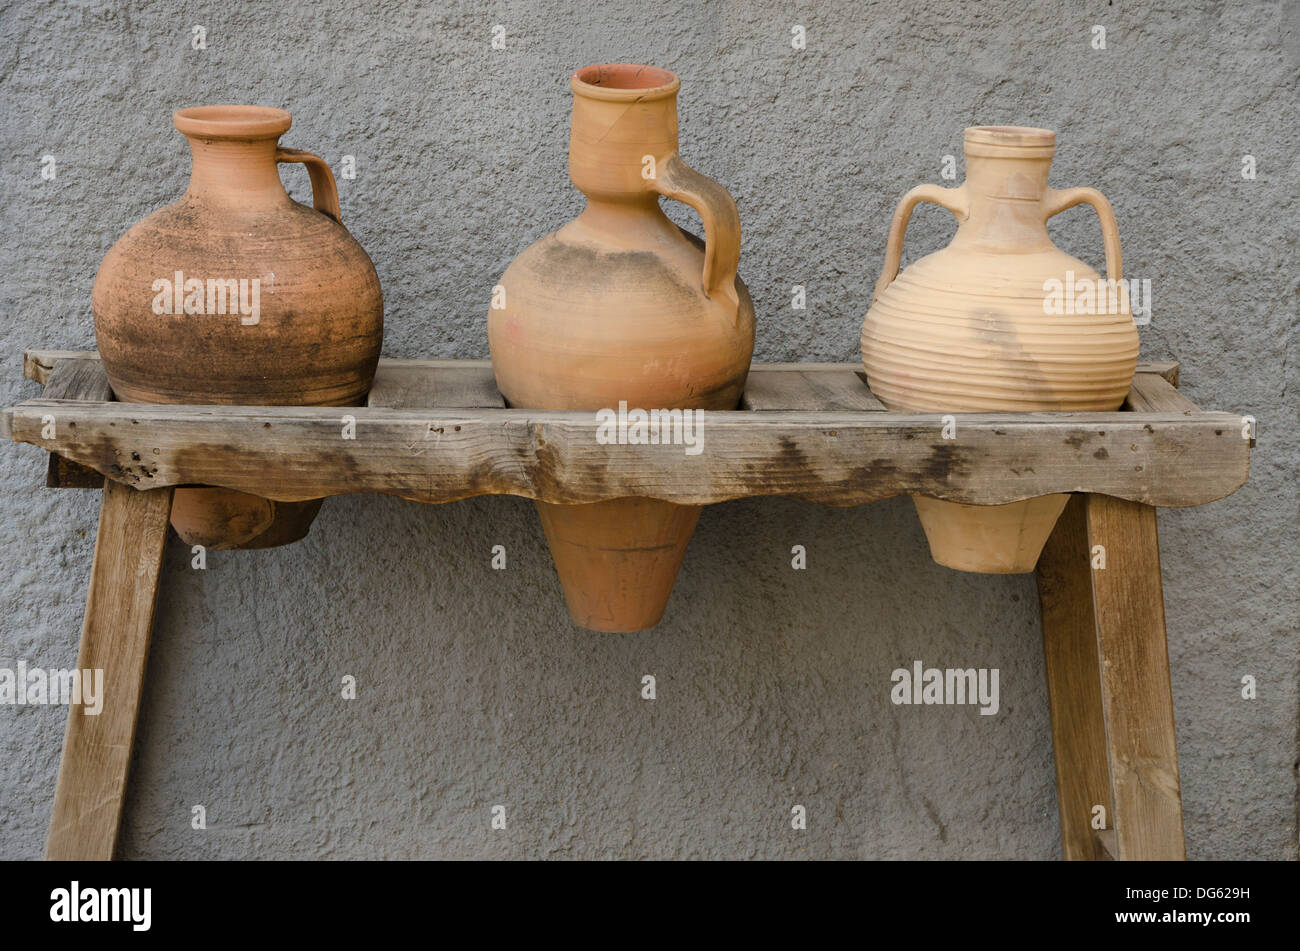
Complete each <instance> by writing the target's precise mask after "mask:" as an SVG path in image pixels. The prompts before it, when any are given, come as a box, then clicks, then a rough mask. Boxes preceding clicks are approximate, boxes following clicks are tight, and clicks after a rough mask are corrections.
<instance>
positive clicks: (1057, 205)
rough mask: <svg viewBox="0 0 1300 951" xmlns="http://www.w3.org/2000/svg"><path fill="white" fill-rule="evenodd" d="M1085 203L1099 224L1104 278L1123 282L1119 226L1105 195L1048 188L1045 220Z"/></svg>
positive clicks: (1090, 191)
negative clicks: (1091, 209) (1103, 250)
mask: <svg viewBox="0 0 1300 951" xmlns="http://www.w3.org/2000/svg"><path fill="white" fill-rule="evenodd" d="M1085 203H1086V204H1089V205H1092V207H1093V210H1094V211H1096V212H1097V220H1098V221H1099V222H1101V238H1102V242H1103V243H1104V244H1105V247H1106V277H1107V278H1109V279H1110V280H1112V281H1119V280H1123V278H1124V262H1123V258H1122V257H1121V256H1120V249H1119V226H1118V225H1117V224H1116V223H1115V211H1114V209H1112V208H1111V207H1110V202H1109V201H1107V200H1106V196H1105V195H1103V194H1102V193H1101V192H1099V191H1097V189H1095V188H1059V189H1058V188H1049V189H1048V190H1047V197H1046V198H1045V199H1044V201H1043V204H1044V205H1045V206H1046V209H1047V215H1046V217H1047V218H1050V217H1052V216H1053V215H1059V214H1060V213H1061V212H1063V211H1065V209H1067V208H1073V207H1074V206H1075V205H1082V204H1085Z"/></svg>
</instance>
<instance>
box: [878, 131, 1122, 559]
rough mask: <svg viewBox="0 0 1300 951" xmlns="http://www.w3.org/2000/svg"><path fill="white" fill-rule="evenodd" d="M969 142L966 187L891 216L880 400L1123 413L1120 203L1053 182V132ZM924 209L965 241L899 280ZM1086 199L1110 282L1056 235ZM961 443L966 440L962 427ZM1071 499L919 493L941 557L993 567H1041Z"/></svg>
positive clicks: (921, 197) (944, 408)
mask: <svg viewBox="0 0 1300 951" xmlns="http://www.w3.org/2000/svg"><path fill="white" fill-rule="evenodd" d="M965 146H966V181H965V182H964V183H963V184H962V185H961V186H959V187H957V188H941V187H939V186H937V185H921V186H919V187H917V188H914V189H912V191H910V192H908V194H907V195H906V196H905V197H904V198H903V200H902V202H901V203H900V204H899V206H898V210H897V211H896V212H895V213H894V220H893V222H892V224H891V225H890V229H889V243H888V246H887V248H886V252H885V266H884V269H883V271H882V273H881V275H880V281H879V283H877V285H876V293H875V299H874V301H873V303H872V306H871V310H870V311H869V312H868V313H867V318H866V322H865V323H864V324H863V327H862V362H863V365H864V366H865V367H866V371H867V380H868V382H869V384H870V386H871V389H872V391H873V392H874V393H875V394H876V396H877V397H879V399H880V400H881V402H883V403H884V404H885V405H886V406H887V407H888V408H890V409H897V410H910V411H919V412H935V413H950V412H951V413H961V412H981V411H994V412H1000V411H1006V412H1020V413H1025V412H1035V411H1059V412H1070V411H1082V412H1105V411H1109V410H1115V409H1118V408H1119V406H1120V404H1121V403H1123V401H1124V397H1125V396H1126V395H1127V394H1128V391H1129V386H1130V384H1131V383H1132V380H1133V372H1134V370H1135V368H1136V365H1137V354H1138V333H1137V328H1136V327H1135V326H1134V323H1133V317H1132V313H1131V310H1130V307H1129V298H1128V293H1127V289H1126V288H1125V286H1124V285H1123V284H1122V283H1120V282H1121V280H1122V268H1121V262H1120V246H1119V232H1118V230H1117V228H1116V225H1115V215H1114V213H1113V212H1112V211H1111V207H1110V203H1109V202H1108V201H1107V200H1106V199H1105V197H1104V196H1103V195H1102V194H1101V192H1099V191H1097V190H1096V189H1093V188H1067V189H1062V190H1058V189H1055V188H1051V187H1049V186H1048V184H1047V174H1048V169H1049V168H1050V166H1051V163H1052V156H1053V154H1054V152H1055V148H1056V134H1055V133H1054V132H1050V131H1048V130H1046V129H1031V128H1019V127H1010V126H983V127H977V128H970V129H967V130H966V141H965ZM923 201H929V202H934V203H935V204H938V205H941V206H943V207H944V208H946V209H947V210H948V211H950V212H952V214H953V215H955V216H956V218H957V221H958V227H957V234H956V236H955V237H954V238H953V239H952V243H951V244H949V245H948V247H946V248H944V249H943V250H941V251H937V252H935V253H934V254H930V255H928V256H926V257H923V258H921V259H920V260H919V261H917V262H916V263H914V264H912V265H911V266H910V267H908V268H907V269H906V270H904V271H903V273H902V274H899V273H898V266H899V261H900V258H901V254H902V244H903V235H904V232H905V230H906V228H907V222H908V218H909V217H910V216H911V213H912V209H913V208H915V207H916V205H917V204H918V203H919V202H923ZM1080 203H1087V204H1090V205H1092V206H1093V208H1094V209H1096V212H1097V217H1098V218H1099V219H1100V221H1101V230H1102V237H1103V239H1104V243H1105V250H1106V272H1107V277H1108V279H1109V280H1103V279H1102V278H1101V276H1100V275H1099V274H1097V272H1096V271H1094V270H1093V269H1092V268H1090V267H1088V265H1086V264H1084V263H1083V262H1082V261H1079V260H1077V259H1075V258H1073V257H1071V256H1070V255H1068V254H1066V253H1065V252H1063V251H1061V250H1060V249H1059V248H1057V247H1056V246H1055V245H1054V244H1053V243H1052V241H1051V238H1049V237H1048V234H1047V219H1048V218H1050V217H1052V216H1053V215H1055V214H1057V213H1059V212H1062V211H1065V209H1067V208H1071V207H1073V206H1074V205H1078V204H1080ZM1084 291H1088V293H1084ZM955 436H956V440H957V443H956V444H957V445H959V444H960V439H961V432H960V426H958V427H957V432H956V433H955ZM1067 500H1068V496H1066V495H1049V496H1043V497H1041V498H1035V499H1029V500H1026V501H1023V502H1013V503H1011V504H1009V505H996V506H976V505H962V504H958V503H954V502H942V501H938V500H936V499H932V498H927V497H923V496H916V497H914V501H915V503H916V509H917V513H918V514H919V515H920V518H921V524H922V526H923V527H924V528H925V533H926V536H927V538H928V539H929V542H930V553H931V554H932V555H933V556H934V559H935V561H937V562H939V563H940V564H942V565H947V566H949V567H951V568H957V569H960V570H963V571H980V572H994V573H1014V572H1027V571H1032V570H1033V568H1034V565H1035V563H1036V562H1037V561H1038V556H1039V553H1040V552H1041V551H1042V548H1043V545H1044V544H1045V543H1046V541H1047V538H1048V536H1049V535H1050V534H1051V531H1052V527H1053V526H1054V525H1055V523H1056V520H1057V518H1058V517H1059V516H1060V514H1061V511H1062V509H1063V508H1064V507H1065V503H1066V501H1067Z"/></svg>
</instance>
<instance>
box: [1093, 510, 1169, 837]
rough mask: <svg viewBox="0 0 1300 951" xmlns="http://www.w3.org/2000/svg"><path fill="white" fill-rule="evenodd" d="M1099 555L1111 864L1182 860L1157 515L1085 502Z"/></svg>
mask: <svg viewBox="0 0 1300 951" xmlns="http://www.w3.org/2000/svg"><path fill="white" fill-rule="evenodd" d="M1098 546H1100V547H1101V548H1102V549H1104V555H1105V564H1106V567H1105V568H1104V569H1100V570H1093V572H1092V592H1093V607H1094V611H1095V613H1096V618H1097V650H1098V658H1099V665H1100V671H1101V701H1102V711H1103V715H1104V717H1105V722H1106V752H1107V760H1108V762H1109V765H1110V776H1111V792H1112V796H1113V798H1114V803H1115V809H1114V815H1113V817H1112V818H1113V825H1114V828H1115V841H1116V848H1117V851H1116V852H1115V857H1116V858H1117V859H1143V860H1166V859H1183V858H1185V857H1186V855H1185V846H1184V840H1183V807H1182V797H1181V793H1180V789H1179V781H1178V748H1177V747H1178V744H1177V738H1176V734H1175V731H1174V703H1173V691H1172V685H1171V682H1170V676H1169V650H1168V646H1167V644H1166V640H1165V602H1164V595H1163V590H1162V587H1161V581H1160V543H1159V539H1158V536H1157V532H1156V510H1155V509H1154V508H1152V507H1151V506H1149V505H1140V504H1138V503H1136V502H1129V501H1126V500H1124V499H1114V498H1109V497H1107V496H1090V497H1089V498H1088V547H1089V550H1090V551H1095V550H1096V549H1097V547H1098Z"/></svg>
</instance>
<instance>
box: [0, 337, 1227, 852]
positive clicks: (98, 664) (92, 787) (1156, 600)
mask: <svg viewBox="0 0 1300 951" xmlns="http://www.w3.org/2000/svg"><path fill="white" fill-rule="evenodd" d="M26 372H27V376H28V377H29V378H30V379H33V380H36V381H38V382H40V383H44V384H45V385H46V390H45V393H44V395H43V396H42V398H41V399H36V400H28V401H26V402H24V403H21V404H19V405H18V406H15V407H12V408H9V409H7V410H5V411H4V416H3V419H0V435H4V436H6V437H8V438H10V439H12V440H14V441H16V442H27V443H31V444H33V445H36V446H40V447H41V448H43V449H45V450H47V451H49V452H50V454H51V455H50V468H49V477H48V479H47V484H48V485H50V486H55V487H82V488H89V487H99V486H102V487H103V492H104V495H103V502H102V506H101V510H100V521H99V535H98V537H97V539H96V543H95V557H94V563H93V566H92V569H91V581H90V593H89V596H88V597H87V603H86V617H85V622H84V625H83V629H82V638H81V649H80V654H79V657H78V666H79V667H80V668H90V669H95V668H102V669H103V670H104V671H105V694H106V696H105V699H104V708H103V712H102V713H101V714H100V715H99V716H96V717H86V716H83V715H82V712H81V709H80V708H79V707H77V706H73V707H72V708H71V709H70V711H69V716H68V730H67V737H66V740H65V742H64V749H63V760H62V764H61V766H60V771H59V780H58V788H57V790H56V792H55V802H54V810H53V818H52V821H51V825H50V835H49V841H48V844H47V849H46V855H47V857H48V858H51V859H74V858H75V859H108V858H111V857H112V856H113V848H114V845H115V842H116V838H117V830H118V823H119V821H120V818H121V813H122V804H123V800H124V796H125V793H126V781H127V770H128V768H129V766H130V760H131V745H132V741H133V739H134V734H135V723H136V716H137V713H138V708H139V703H140V696H141V688H142V685H143V679H144V668H145V661H146V658H147V655H148V648H149V633H150V627H151V624H152V620H153V607H154V602H155V599H156V596H157V592H158V581H159V569H160V564H161V559H162V551H163V545H164V542H165V538H166V531H167V523H168V516H169V513H170V508H171V498H172V490H173V489H174V488H175V487H176V486H179V485H211V486H221V487H224V488H230V489H237V490H240V491H245V492H251V493H255V494H257V495H261V496H264V497H268V498H272V499H276V500H280V501H299V500H303V499H314V498H321V497H325V496H330V495H342V494H347V493H354V492H382V493H387V494H390V495H397V496H401V497H403V498H408V499H414V500H417V501H422V502H449V501H453V500H455V499H460V498H467V497H469V496H473V495H482V494H510V495H520V496H524V497H527V498H533V499H541V500H543V501H547V502H560V503H564V502H570V503H571V502H598V501H604V500H606V499H613V498H620V497H627V496H643V497H650V498H658V499H663V500H665V501H671V502H680V503H684V504H699V505H703V504H710V503H714V502H720V501H724V500H726V499H732V498H741V497H747V496H776V495H781V496H793V497H797V498H804V499H809V500H812V501H817V502H823V503H827V504H834V505H854V504H860V503H863V502H870V501H875V500H878V499H883V498H888V497H890V496H895V495H902V494H920V495H930V496H933V497H935V498H940V499H946V500H948V501H953V502H965V503H969V504H975V505H995V504H1002V503H1006V502H1014V501H1018V500H1020V499H1025V498H1033V497H1036V496H1039V495H1047V494H1050V493H1054V492H1071V493H1075V495H1074V497H1073V498H1072V499H1071V501H1070V504H1069V505H1068V507H1067V508H1066V510H1065V513H1064V515H1063V516H1062V517H1061V520H1060V522H1059V523H1058V524H1057V526H1056V530H1055V533H1054V534H1053V535H1052V538H1051V539H1050V541H1049V542H1048V544H1047V547H1046V549H1045V550H1044V552H1043V555H1042V558H1041V559H1040V561H1039V565H1038V570H1037V576H1038V588H1039V594H1040V599H1041V602H1042V617H1043V643H1044V651H1045V655H1046V662H1047V679H1048V690H1049V697H1050V706H1051V716H1052V737H1053V743H1054V745H1055V750H1056V774H1057V790H1058V795H1059V800H1060V802H1059V805H1060V816H1061V840H1062V851H1063V853H1064V855H1065V857H1066V858H1067V859H1105V858H1116V859H1181V858H1183V857H1184V846H1183V826H1182V803H1181V798H1180V794H1179V785H1178V756H1177V749H1176V741H1175V733H1174V717H1173V700H1172V694H1171V689H1170V679H1169V659H1168V651H1167V648H1166V643H1165V621H1164V601H1163V595H1162V589H1161V580H1160V551H1159V542H1158V539H1157V535H1156V516H1155V506H1183V505H1200V504H1204V503H1206V502H1210V501H1213V500H1215V499H1219V498H1222V497H1224V496H1226V495H1228V494H1230V493H1231V492H1233V491H1235V490H1236V489H1237V488H1238V487H1240V486H1241V485H1242V484H1243V483H1244V482H1245V480H1246V477H1247V474H1248V470H1249V455H1250V448H1251V446H1252V445H1253V443H1252V442H1251V441H1249V440H1247V439H1244V438H1243V436H1242V420H1241V417H1239V416H1236V415H1233V414H1228V413H1213V412H1204V411H1201V410H1199V409H1197V408H1196V407H1195V406H1194V405H1193V404H1192V403H1191V402H1190V401H1188V400H1186V399H1185V398H1184V397H1182V396H1181V395H1180V394H1179V393H1178V391H1177V390H1176V389H1175V388H1174V387H1175V386H1176V385H1177V382H1178V375H1177V374H1178V367H1177V364H1144V365H1142V366H1140V367H1139V372H1138V375H1137V377H1136V378H1135V380H1134V383H1133V390H1132V393H1131V394H1130V396H1129V399H1128V401H1127V403H1126V404H1125V406H1124V409H1123V410H1122V411H1121V412H1117V413H1035V414H1026V415H1018V414H995V413H990V414H962V415H957V416H956V417H955V420H956V423H957V434H958V438H956V439H944V438H943V437H942V436H941V432H942V430H943V428H944V423H945V421H946V419H945V418H944V417H940V416H938V415H937V414H904V413H889V412H886V411H885V410H884V408H883V407H882V406H881V404H880V403H879V401H877V400H876V398H875V397H874V396H873V395H872V394H871V392H870V390H869V389H868V388H867V386H866V383H865V381H864V379H863V377H862V374H861V372H860V371H859V369H858V368H857V367H856V365H851V364H775V365H768V366H762V365H760V366H755V367H754V368H753V370H752V371H751V374H750V378H749V384H748V387H747V389H746V393H745V399H744V402H743V403H742V406H741V408H740V409H739V410H736V411H734V412H727V413H709V414H707V416H706V419H705V428H704V430H703V434H704V440H705V441H704V451H702V452H700V453H699V454H697V455H686V454H683V452H682V451H681V447H673V446H661V445H640V444H633V445H626V444H623V445H608V444H606V443H604V442H602V441H601V440H600V439H598V438H597V435H598V426H599V422H598V420H597V419H596V418H595V414H593V413H577V412H550V411H529V410H511V409H506V408H505V407H504V404H503V402H502V400H501V396H500V394H499V393H498V392H497V390H496V387H495V385H494V383H493V379H492V371H491V367H490V365H489V364H488V363H487V362H486V361H443V360H384V361H381V363H380V368H379V373H378V375H377V376H376V380H375V385H374V388H373V390H372V392H371V395H370V399H369V402H368V404H367V406H365V407H358V408H355V409H347V408H314V407H288V408H286V407H238V406H236V407H231V406H143V405H135V404H122V403H115V402H113V401H112V394H111V392H110V390H109V388H108V384H107V381H106V379H105V377H104V374H103V370H102V368H101V367H100V364H99V360H98V357H97V356H96V355H95V354H93V353H79V352H68V351H31V352H29V353H28V354H27V359H26ZM51 423H52V426H51Z"/></svg>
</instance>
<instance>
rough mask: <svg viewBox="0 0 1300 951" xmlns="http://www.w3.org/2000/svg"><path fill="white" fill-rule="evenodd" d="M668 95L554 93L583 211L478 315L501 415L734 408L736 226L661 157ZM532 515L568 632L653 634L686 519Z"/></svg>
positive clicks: (646, 91) (741, 369)
mask: <svg viewBox="0 0 1300 951" xmlns="http://www.w3.org/2000/svg"><path fill="white" fill-rule="evenodd" d="M680 85H681V83H680V81H679V80H678V78H677V77H676V76H675V75H673V74H672V73H670V72H668V71H667V70H665V69H658V68H656V67H653V66H633V65H627V64H612V65H602V66H589V67H587V68H585V69H581V70H579V71H578V72H576V73H575V74H574V75H573V77H572V79H571V80H570V86H571V87H572V89H573V122H572V127H571V134H570V139H569V176H570V178H571V179H572V180H573V184H574V185H575V186H576V187H577V188H578V190H579V191H581V192H582V193H583V194H584V195H585V196H586V198H587V204H586V208H585V209H584V210H583V212H582V214H580V215H579V216H578V217H577V219H575V220H574V221H572V222H570V223H569V224H567V225H565V226H564V227H563V228H561V229H560V230H559V231H557V232H555V233H554V234H551V235H548V236H546V237H545V238H542V239H541V240H540V241H538V242H537V243H535V244H533V245H532V246H531V247H529V248H528V249H527V250H525V251H524V252H523V253H522V254H520V255H519V256H518V257H517V258H515V260H514V261H513V262H512V263H511V265H510V267H509V268H508V269H507V270H506V272H505V274H504V275H503V276H502V278H501V282H500V288H501V290H502V291H504V294H503V295H502V296H503V299H498V300H497V301H496V302H494V306H493V308H492V309H491V310H490V311H489V313H488V339H489V342H490V345H491V349H492V365H493V369H494V370H495V372H496V378H497V385H498V386H499V387H500V389H501V393H502V394H503V395H504V396H505V398H506V400H507V401H508V402H509V404H510V405H511V406H517V407H525V408H529V409H566V410H599V409H611V410H614V409H617V408H618V406H619V403H620V401H625V402H626V403H627V406H628V408H629V409H643V410H647V411H650V410H656V409H673V408H681V409H703V410H713V409H717V410H729V409H734V408H735V407H736V406H737V405H738V403H739V401H740V395H741V391H742V390H743V389H744V385H745V377H746V374H747V373H748V371H749V360H750V357H751V356H752V354H753V349H754V307H753V303H752V302H751V301H750V299H749V293H748V291H746V289H745V286H744V284H743V283H742V282H741V281H740V279H739V278H738V277H737V276H736V269H737V266H738V261H739V256H740V219H739V216H738V214H737V212H736V204H735V202H734V201H733V200H732V198H731V196H730V195H729V194H728V193H727V191H726V189H724V188H723V187H722V186H721V185H719V184H718V183H717V182H714V181H712V180H711V179H708V178H705V177H704V176H703V175H701V174H700V173H698V172H696V171H694V170H693V169H691V168H690V167H689V166H687V165H686V163H685V162H683V161H682V159H681V158H680V157H679V156H678V154H677V90H678V88H679V87H680ZM661 195H663V196H667V197H669V198H673V199H676V200H678V201H682V202H685V203H686V204H688V205H690V206H691V207H692V208H694V209H695V210H696V211H697V212H698V213H699V215H700V218H701V219H702V220H703V223H704V231H705V240H704V242H703V243H701V242H700V241H699V240H698V239H697V238H695V237H693V236H691V235H689V234H687V233H686V232H684V231H682V230H681V229H679V228H678V227H677V226H676V225H674V224H672V222H670V221H669V220H668V218H667V217H666V216H665V215H664V213H663V211H662V209H660V207H659V197H660V196H661ZM498 304H500V305H504V306H497V305H498ZM706 424H707V420H706ZM662 450H663V451H664V452H681V451H683V450H682V447H681V446H671V445H665V446H663V447H662ZM537 509H538V513H539V514H540V516H541V521H542V527H543V529H544V530H545V532H546V538H547V541H548V542H549V544H550V547H551V556H552V557H553V558H554V560H555V567H556V570H557V571H558V573H559V576H560V581H561V583H562V585H563V587H564V593H565V598H566V600H567V601H568V605H569V612H570V614H571V615H572V617H573V619H574V621H576V622H577V623H578V624H579V625H581V626H583V627H586V628H590V629H592V630H597V631H638V630H643V629H645V628H648V627H653V626H654V625H655V624H657V623H658V622H659V619H660V618H661V617H662V615H663V611H664V607H665V605H666V604H667V601H668V595H669V593H670V592H671V590H672V586H673V582H674V580H675V579H676V577H677V570H678V568H679V567H680V565H681V562H682V557H683V556H684V554H685V552H686V545H687V542H689V540H690V537H691V533H692V532H693V531H694V529H695V523H696V521H697V520H698V518H699V514H700V509H699V508H698V507H695V506H681V505H672V504H669V503H666V502H660V501H655V500H651V499H635V498H628V499H616V500H613V501H609V502H599V503H595V504H586V505H554V504H546V503H538V506H537Z"/></svg>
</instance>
